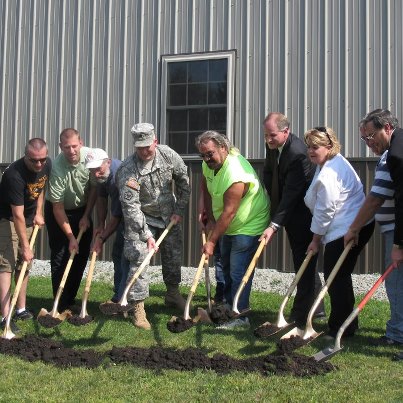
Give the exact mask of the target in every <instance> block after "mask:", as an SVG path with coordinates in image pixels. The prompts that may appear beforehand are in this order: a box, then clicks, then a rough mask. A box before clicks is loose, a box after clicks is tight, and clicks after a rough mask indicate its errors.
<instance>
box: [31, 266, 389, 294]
mask: <svg viewBox="0 0 403 403" xmlns="http://www.w3.org/2000/svg"><path fill="white" fill-rule="evenodd" d="M87 269H88V265H87ZM195 273H196V268H194V267H182V285H187V286H191V285H192V282H193V278H194V276H195ZM30 274H31V276H42V277H47V276H50V262H49V260H34V261H33V265H32V268H31V270H30ZM147 274H148V276H149V278H150V283H151V284H160V283H162V282H163V281H162V273H161V266H150V267H149V269H148V270H147ZM202 278H204V275H202ZM321 278H322V283H323V276H322V275H321ZM378 278H379V274H353V286H354V292H355V294H356V295H360V294H361V295H363V294H365V293H366V292H368V290H369V289H370V288H371V287H372V286H373V285H374V284H375V281H376V280H377V279H378ZM210 279H211V283H212V284H213V285H215V278H214V269H213V268H210ZM293 279H294V274H293V273H281V272H278V271H277V270H271V269H266V270H265V269H257V270H256V273H255V277H254V279H253V286H252V289H253V290H258V291H264V292H274V293H277V294H280V295H285V294H286V292H287V290H288V288H289V286H290V284H291V282H292V280H293ZM93 280H97V281H103V282H109V283H112V281H113V263H112V262H102V261H99V262H96V265H95V270H94V275H93ZM201 281H204V280H203V279H201ZM372 298H374V299H378V300H383V301H387V296H386V291H385V286H384V284H381V286H380V287H379V288H378V290H377V291H376V293H375V294H374V295H373V297H372Z"/></svg>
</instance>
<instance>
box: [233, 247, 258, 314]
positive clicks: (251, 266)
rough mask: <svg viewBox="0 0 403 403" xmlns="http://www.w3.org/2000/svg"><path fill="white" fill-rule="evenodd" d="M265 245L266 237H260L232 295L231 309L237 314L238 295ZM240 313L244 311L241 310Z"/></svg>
mask: <svg viewBox="0 0 403 403" xmlns="http://www.w3.org/2000/svg"><path fill="white" fill-rule="evenodd" d="M265 246H266V239H262V240H261V241H260V245H259V247H258V248H257V251H256V252H255V254H254V256H253V258H252V260H251V262H250V263H249V266H248V268H247V270H246V273H245V274H244V276H243V278H242V281H241V284H239V287H238V290H237V292H236V294H235V297H234V301H233V303H232V311H233V312H235V314H237V315H240V314H241V312H239V310H238V300H239V297H240V296H241V294H242V291H243V289H244V288H245V285H246V283H247V282H248V280H249V278H250V276H251V274H252V273H253V270H255V266H256V263H257V260H258V259H259V257H260V255H261V253H262V251H263V249H264V247H265ZM242 313H245V311H244V312H242Z"/></svg>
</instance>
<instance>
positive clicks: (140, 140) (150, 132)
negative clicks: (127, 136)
mask: <svg viewBox="0 0 403 403" xmlns="http://www.w3.org/2000/svg"><path fill="white" fill-rule="evenodd" d="M131 133H132V135H133V145H134V147H148V146H150V145H151V144H152V143H153V142H154V140H155V132H154V126H153V125H152V124H151V123H136V124H135V125H134V126H133V127H132V129H131Z"/></svg>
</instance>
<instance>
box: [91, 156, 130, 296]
mask: <svg viewBox="0 0 403 403" xmlns="http://www.w3.org/2000/svg"><path fill="white" fill-rule="evenodd" d="M121 163H122V161H120V160H118V159H111V158H109V157H108V154H107V153H106V151H104V150H102V149H101V148H93V149H91V150H90V151H89V152H88V154H87V156H86V158H85V167H86V168H88V169H89V170H90V172H91V177H92V178H94V179H95V181H96V182H97V196H98V197H97V201H96V210H97V218H98V220H97V222H98V225H97V227H96V228H95V229H94V234H93V246H92V250H93V251H95V252H96V253H97V254H98V255H99V254H100V253H101V251H102V245H103V244H104V243H105V242H106V240H107V239H108V238H109V237H110V236H111V235H112V234H113V233H114V232H115V231H116V236H115V241H114V243H113V249H112V260H113V268H114V276H113V296H112V298H111V300H110V301H107V303H108V302H115V303H116V302H119V300H120V298H121V297H122V294H123V291H124V289H125V286H126V280H127V275H128V272H129V262H128V260H127V259H126V258H125V257H124V254H123V241H124V238H123V231H124V223H123V214H122V207H121V205H120V200H119V189H118V188H117V186H116V182H115V175H116V171H117V170H118V168H119V167H120V164H121ZM108 198H110V201H111V203H110V213H111V214H110V219H109V220H108V222H106V216H107V214H108Z"/></svg>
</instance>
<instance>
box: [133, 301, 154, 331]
mask: <svg viewBox="0 0 403 403" xmlns="http://www.w3.org/2000/svg"><path fill="white" fill-rule="evenodd" d="M133 325H134V326H136V327H138V328H140V329H145V330H150V329H151V325H150V322H149V321H148V320H147V316H146V311H145V310H144V300H142V301H133Z"/></svg>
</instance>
